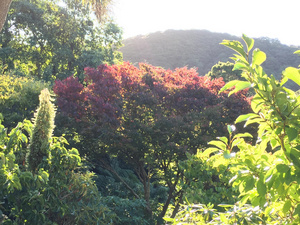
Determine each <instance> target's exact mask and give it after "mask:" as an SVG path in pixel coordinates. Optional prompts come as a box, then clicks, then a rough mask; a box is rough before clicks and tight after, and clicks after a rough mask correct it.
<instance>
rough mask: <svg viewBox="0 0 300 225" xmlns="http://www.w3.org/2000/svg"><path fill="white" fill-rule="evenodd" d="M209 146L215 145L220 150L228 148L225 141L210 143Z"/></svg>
mask: <svg viewBox="0 0 300 225" xmlns="http://www.w3.org/2000/svg"><path fill="white" fill-rule="evenodd" d="M208 144H209V145H214V146H216V147H218V148H219V149H222V150H226V148H227V146H226V144H225V143H224V142H223V141H210V142H208Z"/></svg>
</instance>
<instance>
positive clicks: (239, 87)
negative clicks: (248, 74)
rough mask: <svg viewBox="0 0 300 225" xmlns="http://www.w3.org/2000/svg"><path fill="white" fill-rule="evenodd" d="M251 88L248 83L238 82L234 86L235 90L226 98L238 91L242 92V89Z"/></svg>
mask: <svg viewBox="0 0 300 225" xmlns="http://www.w3.org/2000/svg"><path fill="white" fill-rule="evenodd" d="M250 87H251V83H250V82H248V81H239V82H237V83H236V85H235V89H234V90H232V91H231V92H229V94H228V96H230V95H232V94H234V93H237V92H239V91H242V90H244V89H247V88H250Z"/></svg>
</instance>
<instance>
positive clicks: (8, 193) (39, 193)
mask: <svg viewBox="0 0 300 225" xmlns="http://www.w3.org/2000/svg"><path fill="white" fill-rule="evenodd" d="M49 97H50V96H49V93H47V91H46V90H44V91H43V92H42V94H41V105H40V108H39V110H38V113H37V114H38V116H37V117H36V120H35V125H34V128H33V126H32V124H31V122H30V121H28V120H25V121H24V122H23V123H19V124H18V125H17V127H16V128H14V129H12V130H11V131H10V133H9V134H7V129H6V128H5V127H4V126H3V125H2V124H1V123H0V159H1V160H0V202H1V204H0V221H1V224H16V225H18V224H103V225H104V224H113V221H114V220H115V218H116V215H115V214H114V213H112V212H111V211H110V210H109V209H108V208H107V207H106V206H105V205H104V204H103V202H102V198H101V196H100V195H99V192H98V190H97V187H96V186H95V184H94V181H93V180H92V178H93V174H92V173H89V172H84V171H83V170H81V169H80V167H81V158H80V156H79V153H78V151H77V150H76V149H74V148H72V149H70V150H69V149H67V148H65V145H66V144H68V143H67V141H66V140H65V139H64V138H63V137H60V138H56V137H52V139H50V135H51V134H52V130H53V119H54V118H53V117H54V113H53V105H51V104H52V103H51V102H50V98H49ZM45 106H48V109H47V107H45ZM51 107H52V109H50V110H49V108H51ZM43 110H46V111H47V110H48V112H43ZM49 111H50V113H49ZM51 111H52V114H51ZM49 114H51V115H49ZM41 115H48V117H47V116H46V118H43V119H44V120H45V119H46V120H48V122H47V123H48V124H47V123H44V122H43V120H41V119H40V118H39V117H41ZM49 117H50V118H49ZM51 117H52V118H51ZM39 123H41V124H43V125H45V126H46V127H45V130H44V129H41V130H40V132H45V135H41V134H39V135H38V134H34V132H36V129H37V128H38V127H40V126H41V124H39ZM26 133H27V134H29V135H30V134H32V133H33V135H32V138H31V144H30V145H33V144H34V142H36V141H37V142H39V143H42V142H47V149H46V151H47V152H48V154H46V155H45V156H44V160H43V161H42V166H40V168H39V169H38V170H37V169H36V167H35V168H34V173H33V172H32V171H30V170H27V168H26V167H25V160H24V158H25V157H24V153H25V151H26V149H27V148H28V138H27V135H26ZM38 137H41V138H43V139H44V140H37V138H38ZM45 139H46V140H45ZM35 147H37V145H35ZM43 147H44V146H43ZM44 150H45V149H44ZM31 155H32V154H31ZM31 155H30V156H29V157H31ZM35 165H37V163H35Z"/></svg>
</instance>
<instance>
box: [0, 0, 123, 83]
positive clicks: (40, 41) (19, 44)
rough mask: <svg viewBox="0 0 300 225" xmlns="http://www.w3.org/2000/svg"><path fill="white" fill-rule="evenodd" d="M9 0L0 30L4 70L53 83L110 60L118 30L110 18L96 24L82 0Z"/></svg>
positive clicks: (115, 55)
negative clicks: (62, 0)
mask: <svg viewBox="0 0 300 225" xmlns="http://www.w3.org/2000/svg"><path fill="white" fill-rule="evenodd" d="M67 3H68V4H66V5H65V6H60V5H59V4H58V1H46V0H38V1H27V0H17V1H13V2H12V5H11V10H10V12H9V14H8V17H7V21H6V24H5V26H4V28H3V30H2V32H1V35H0V45H1V48H0V59H1V60H2V61H3V63H4V64H5V65H7V69H6V70H14V71H18V73H21V74H23V75H24V74H25V75H26V76H34V77H36V78H39V79H43V80H46V81H51V82H53V81H54V80H55V79H56V78H60V79H62V78H65V77H67V76H70V75H73V74H75V75H76V76H78V77H82V76H83V70H84V68H85V67H87V66H91V67H92V66H96V65H99V64H100V63H108V64H113V63H117V62H118V61H120V60H121V59H122V56H121V54H120V53H118V52H116V49H118V48H119V47H120V45H121V34H122V32H121V30H120V28H119V27H117V26H116V25H115V24H113V23H110V22H109V23H107V24H99V23H97V21H96V20H95V19H94V18H93V16H92V13H91V11H90V10H89V7H86V6H84V5H83V4H82V2H81V1H67Z"/></svg>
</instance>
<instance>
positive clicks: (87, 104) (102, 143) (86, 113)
mask: <svg viewBox="0 0 300 225" xmlns="http://www.w3.org/2000/svg"><path fill="white" fill-rule="evenodd" d="M85 73H86V78H85V81H84V85H83V84H80V83H79V81H78V80H77V79H74V78H72V77H70V78H67V79H65V80H63V81H56V83H55V86H54V92H55V93H56V95H57V105H58V113H59V114H60V115H62V116H64V117H65V118H68V119H64V120H61V122H60V123H61V124H58V125H60V126H73V127H76V128H77V130H76V132H77V133H78V134H80V136H81V137H82V148H80V150H81V153H82V154H86V155H87V156H88V157H89V158H90V159H93V160H94V162H95V161H97V162H98V163H99V162H101V163H102V166H104V167H105V168H106V169H109V170H110V171H112V172H115V171H113V170H112V168H110V167H109V165H108V164H107V161H105V160H104V159H103V156H104V155H109V156H112V157H118V158H121V159H122V160H123V161H125V162H126V163H127V164H130V165H131V166H132V168H133V169H134V171H135V174H137V176H138V178H139V180H140V181H141V183H142V184H143V187H144V196H139V195H138V194H137V193H135V192H134V190H133V188H132V187H130V185H129V184H125V185H126V187H127V188H128V189H129V190H130V191H131V192H132V194H133V195H134V197H135V198H144V199H145V200H146V202H147V204H148V205H147V214H149V215H152V210H151V209H153V208H157V205H155V206H153V205H151V201H150V200H151V199H150V194H151V193H150V183H151V179H154V178H155V179H156V180H159V183H160V184H162V185H164V186H166V187H168V190H169V191H168V196H167V199H166V201H165V202H164V204H163V207H162V209H161V211H160V212H159V213H158V214H159V215H158V217H159V218H162V217H163V216H164V215H165V213H166V210H167V208H168V206H169V204H170V203H171V202H173V203H174V204H175V212H174V213H173V214H174V215H175V214H176V210H178V206H179V203H181V202H182V197H183V193H184V190H182V189H180V188H178V182H179V181H184V182H188V181H185V178H184V173H183V171H182V170H181V169H180V168H179V166H178V164H179V162H180V160H184V159H185V158H186V153H187V152H189V153H191V154H193V153H195V152H196V151H197V149H201V148H203V147H205V146H206V145H207V142H208V141H210V140H211V139H213V138H214V137H217V136H223V135H226V130H224V128H226V125H227V124H228V123H233V122H234V120H235V119H236V118H237V116H238V115H240V114H246V113H248V112H250V107H249V101H248V99H247V97H246V92H239V93H238V94H234V95H232V96H231V97H227V94H228V93H226V92H223V93H222V94H218V92H219V90H220V89H221V88H222V87H223V86H224V82H223V80H222V78H219V79H215V80H211V79H210V78H209V77H205V76H203V77H201V76H199V75H198V73H197V71H196V70H195V69H187V68H186V67H184V68H178V69H176V70H174V71H172V70H165V69H162V68H158V67H154V66H151V65H148V64H139V68H137V67H135V66H133V65H131V64H129V63H123V64H120V65H113V66H108V65H101V66H99V67H98V68H97V69H93V68H86V70H85ZM70 118H73V119H74V121H76V123H73V124H72V123H71V124H70V123H64V122H65V121H69V119H70ZM70 128H71V127H70ZM115 175H116V176H118V174H115ZM119 178H120V180H122V178H121V177H120V176H119ZM122 182H124V181H122ZM124 183H125V182H124Z"/></svg>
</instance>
